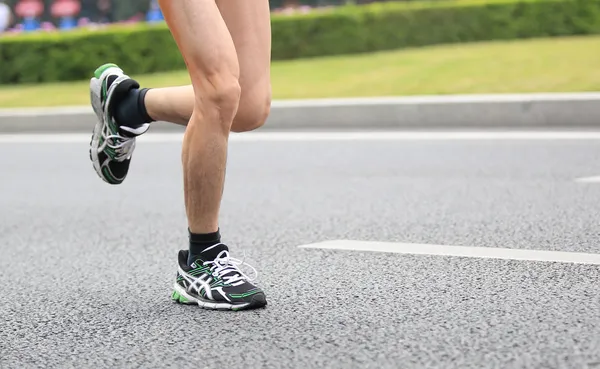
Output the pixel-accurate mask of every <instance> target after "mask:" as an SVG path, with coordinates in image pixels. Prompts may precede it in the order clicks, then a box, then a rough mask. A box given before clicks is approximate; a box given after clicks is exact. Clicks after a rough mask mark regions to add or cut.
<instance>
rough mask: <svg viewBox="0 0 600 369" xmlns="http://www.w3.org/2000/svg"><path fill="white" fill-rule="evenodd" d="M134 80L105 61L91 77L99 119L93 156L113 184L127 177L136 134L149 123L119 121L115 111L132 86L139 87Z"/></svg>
mask: <svg viewBox="0 0 600 369" xmlns="http://www.w3.org/2000/svg"><path fill="white" fill-rule="evenodd" d="M139 87H140V85H139V83H138V82H136V81H135V80H133V79H131V78H130V77H129V76H127V75H125V74H124V73H123V70H122V69H121V68H119V66H117V65H116V64H104V65H102V66H101V67H99V68H98V69H96V71H95V72H94V77H93V78H92V79H91V80H90V99H91V103H92V108H93V109H94V112H95V113H96V116H97V118H98V121H97V122H96V126H95V127H94V133H93V135H92V140H91V142H90V160H91V161H92V163H93V165H94V169H95V170H96V173H97V174H98V176H99V177H100V178H102V179H103V180H104V181H105V182H107V183H109V184H113V185H117V184H121V183H122V182H123V181H124V180H125V178H126V177H127V173H128V171H129V164H130V162H131V157H132V155H133V151H134V150H135V142H136V137H137V136H139V135H141V134H143V133H145V132H146V131H147V130H148V128H149V127H150V124H148V123H146V124H142V125H140V126H136V127H130V126H125V125H119V124H117V122H116V121H115V119H114V118H113V111H114V107H115V105H116V103H118V102H119V101H120V100H121V99H122V98H123V97H124V96H125V95H126V94H127V93H128V92H129V90H130V89H131V88H139Z"/></svg>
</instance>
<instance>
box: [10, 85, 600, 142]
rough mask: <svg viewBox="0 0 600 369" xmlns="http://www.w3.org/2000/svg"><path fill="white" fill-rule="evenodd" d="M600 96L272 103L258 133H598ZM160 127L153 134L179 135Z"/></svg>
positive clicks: (66, 116) (57, 111) (80, 110)
mask: <svg viewBox="0 0 600 369" xmlns="http://www.w3.org/2000/svg"><path fill="white" fill-rule="evenodd" d="M94 124H95V116H94V114H93V112H92V109H91V107H64V108H52V109H49V108H35V109H4V110H2V109H0V133H60V132H69V133H80V132H91V131H92V128H93V126H94ZM599 126H600V93H561V94H500V95H453V96H414V97H379V98H351V99H319V100H287V101H286V100H284V101H274V102H273V104H272V109H271V115H270V117H269V119H268V121H267V123H266V124H265V126H264V127H263V128H262V129H261V130H286V129H291V130H297V129H330V130H343V129H456V128H500V129H502V128H528V129H531V128H597V127H599ZM183 129H184V127H182V126H177V125H174V124H168V123H164V122H158V123H156V124H154V125H153V128H152V131H159V132H177V131H180V132H183Z"/></svg>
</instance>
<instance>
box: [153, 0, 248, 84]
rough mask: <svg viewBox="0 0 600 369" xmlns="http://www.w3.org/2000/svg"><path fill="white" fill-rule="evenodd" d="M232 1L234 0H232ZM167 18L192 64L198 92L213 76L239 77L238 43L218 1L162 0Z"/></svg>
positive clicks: (173, 33) (185, 58) (175, 37)
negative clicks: (235, 42)
mask: <svg viewBox="0 0 600 369" xmlns="http://www.w3.org/2000/svg"><path fill="white" fill-rule="evenodd" d="M229 1H231V0H229ZM159 4H160V7H161V10H162V12H163V14H164V17H165V20H166V22H167V25H168V26H169V29H170V31H171V34H172V35H173V38H174V39H175V42H176V43H177V46H178V47H179V50H180V52H181V54H182V56H183V59H184V60H185V63H186V65H187V67H188V71H189V73H190V77H191V79H192V84H193V85H194V91H195V93H196V95H199V93H200V91H198V88H199V87H200V86H203V87H204V88H210V86H212V85H214V84H215V83H214V82H217V83H219V82H220V81H213V80H212V79H214V78H216V79H222V78H223V76H227V77H233V78H234V79H235V80H236V83H237V80H238V78H239V74H240V72H239V64H238V60H237V54H236V49H235V45H234V43H233V40H232V38H231V35H230V33H229V30H228V28H227V24H226V23H225V21H224V19H223V17H222V15H221V13H220V11H219V8H218V7H217V5H216V3H215V0H177V1H172V0H159Z"/></svg>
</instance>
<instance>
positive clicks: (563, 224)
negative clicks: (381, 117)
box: [0, 140, 600, 369]
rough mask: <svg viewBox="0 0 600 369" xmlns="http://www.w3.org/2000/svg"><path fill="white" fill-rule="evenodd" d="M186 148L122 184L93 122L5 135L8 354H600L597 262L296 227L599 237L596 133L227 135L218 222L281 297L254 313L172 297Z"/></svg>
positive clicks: (590, 248)
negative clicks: (412, 246)
mask: <svg viewBox="0 0 600 369" xmlns="http://www.w3.org/2000/svg"><path fill="white" fill-rule="evenodd" d="M179 150H180V144H179V143H173V142H165V143H160V142H152V143H151V142H140V144H139V146H138V149H137V151H136V153H135V157H134V161H133V164H132V169H131V172H130V176H129V178H128V179H127V180H126V182H125V183H124V184H123V185H121V186H116V187H112V186H109V185H107V184H104V183H103V182H101V181H100V179H99V178H97V177H96V174H95V173H94V171H93V169H92V166H91V163H90V162H89V160H88V154H87V142H86V140H81V141H80V142H77V143H60V144H58V143H36V144H33V143H1V144H0V170H1V173H2V174H1V179H0V291H1V293H0V317H1V319H0V367H1V368H17V367H18V368H30V367H31V368H33V367H52V368H58V367H60V368H85V367H95V368H124V367H127V368H162V367H177V368H183V367H200V368H223V367H227V368H238V367H246V368H287V367H290V368H292V367H293V368H309V367H328V368H397V367H402V368H444V369H446V368H600V298H599V292H598V286H599V283H598V281H599V280H600V266H597V265H596V266H593V265H581V264H563V263H546V262H533V261H514V260H490V259H473V258H455V257H442V256H416V255H398V254H388V253H370V252H353V251H331V250H314V249H300V248H298V247H297V246H298V245H302V244H306V243H312V242H320V241H325V240H333V239H353V240H374V241H398V242H414V243H435V244H442V245H458V246H479V247H507V248H519V249H541V250H560V251H572V252H575V251H579V252H590V253H598V252H600V251H599V246H598V245H599V243H600V232H598V230H599V224H600V211H598V209H599V206H600V205H599V204H600V183H597V184H594V183H589V184H583V183H576V182H574V179H575V178H578V177H583V176H593V175H599V174H600V145H599V142H598V141H465V142H463V141H414V142H413V141H377V140H374V141H364V142H363V141H336V142H329V141H302V140H301V141H292V142H278V141H268V142H238V141H233V142H232V143H231V148H230V156H229V168H228V174H227V176H228V177H227V185H226V190H225V191H226V192H225V198H224V201H223V210H222V224H221V227H222V233H223V235H224V241H225V242H227V243H228V244H229V245H230V248H231V249H232V250H233V251H234V255H235V256H238V257H243V256H244V251H245V256H246V260H247V261H248V262H249V263H250V264H252V265H253V266H254V267H256V268H257V270H258V272H259V275H258V283H259V284H260V285H261V286H262V287H264V288H265V290H266V292H267V297H268V302H269V305H268V307H267V308H266V309H264V310H260V311H250V312H240V313H233V312H231V313H230V312H212V311H205V310H201V309H199V308H196V307H193V306H179V305H175V304H173V303H171V301H170V300H169V295H170V292H171V285H172V283H173V280H174V275H175V270H176V269H175V268H176V253H177V250H178V249H180V248H184V247H186V237H187V235H186V223H185V213H184V208H183V202H182V180H181V178H182V174H181V169H180V156H179V155H180V153H179Z"/></svg>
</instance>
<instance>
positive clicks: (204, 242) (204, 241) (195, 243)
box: [188, 230, 229, 265]
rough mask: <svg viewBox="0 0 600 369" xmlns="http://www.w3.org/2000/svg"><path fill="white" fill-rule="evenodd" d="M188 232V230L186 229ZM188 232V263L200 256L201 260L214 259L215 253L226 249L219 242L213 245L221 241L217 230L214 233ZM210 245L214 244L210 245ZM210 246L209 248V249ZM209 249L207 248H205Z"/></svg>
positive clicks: (217, 253)
mask: <svg viewBox="0 0 600 369" xmlns="http://www.w3.org/2000/svg"><path fill="white" fill-rule="evenodd" d="M188 232H189V230H188ZM189 234H190V253H189V256H188V265H191V264H192V263H193V262H194V261H196V259H198V258H200V259H202V260H205V261H207V260H214V259H216V258H217V255H219V253H220V252H221V251H223V250H228V251H229V249H228V248H227V246H225V245H223V244H220V245H218V246H215V245H217V244H219V243H220V242H221V234H220V232H219V230H217V231H216V232H214V233H204V234H200V233H192V232H189ZM211 246H215V247H212V248H211ZM209 248H210V249H209ZM207 249H209V250H207Z"/></svg>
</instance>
